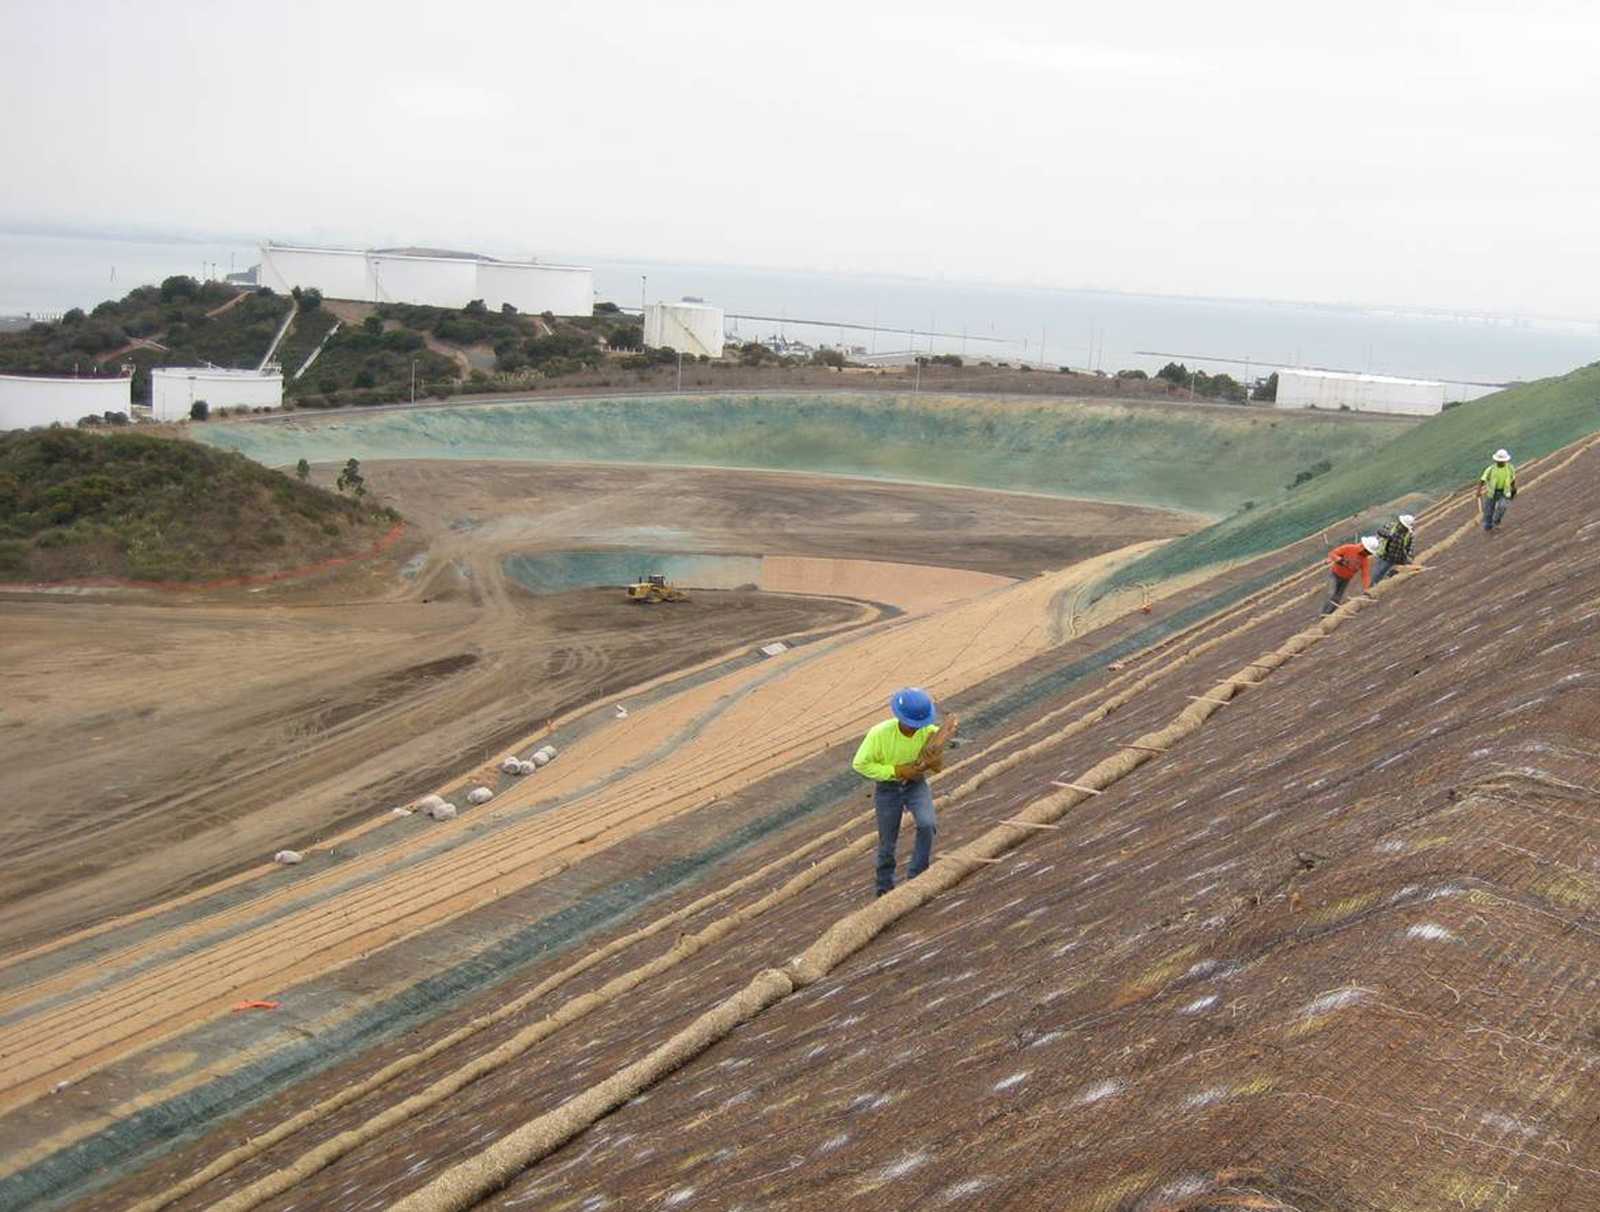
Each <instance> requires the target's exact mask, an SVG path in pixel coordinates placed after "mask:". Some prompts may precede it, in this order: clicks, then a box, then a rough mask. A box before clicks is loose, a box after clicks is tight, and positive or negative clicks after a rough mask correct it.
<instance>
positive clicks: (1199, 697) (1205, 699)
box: [1183, 694, 1233, 707]
mask: <svg viewBox="0 0 1600 1212" xmlns="http://www.w3.org/2000/svg"><path fill="white" fill-rule="evenodd" d="M1183 697H1184V698H1186V699H1193V700H1194V701H1195V702H1197V703H1221V704H1222V705H1223V706H1224V707H1226V706H1227V705H1228V704H1229V703H1231V702H1233V700H1232V699H1214V698H1212V697H1210V696H1209V695H1204V694H1186V695H1184V696H1183Z"/></svg>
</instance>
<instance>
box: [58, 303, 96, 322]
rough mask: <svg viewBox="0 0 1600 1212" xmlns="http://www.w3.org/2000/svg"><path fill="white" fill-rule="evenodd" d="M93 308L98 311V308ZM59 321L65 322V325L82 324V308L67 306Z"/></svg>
mask: <svg viewBox="0 0 1600 1212" xmlns="http://www.w3.org/2000/svg"><path fill="white" fill-rule="evenodd" d="M95 310H96V311H98V310H99V308H96V309H95ZM61 323H62V324H65V325H68V326H70V325H73V324H82V323H83V308H81V307H73V308H69V309H68V310H67V311H65V312H63V313H62V315H61Z"/></svg>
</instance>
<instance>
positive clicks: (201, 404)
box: [189, 400, 211, 421]
mask: <svg viewBox="0 0 1600 1212" xmlns="http://www.w3.org/2000/svg"><path fill="white" fill-rule="evenodd" d="M189 419H190V420H191V421H209V420H210V419H211V405H209V404H207V403H206V402H205V401H204V400H196V401H195V402H194V403H193V404H191V405H189Z"/></svg>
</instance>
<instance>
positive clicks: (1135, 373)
mask: <svg viewBox="0 0 1600 1212" xmlns="http://www.w3.org/2000/svg"><path fill="white" fill-rule="evenodd" d="M1149 377H1150V376H1149V375H1147V374H1145V373H1144V371H1142V370H1119V371H1117V378H1119V379H1148V378H1149Z"/></svg>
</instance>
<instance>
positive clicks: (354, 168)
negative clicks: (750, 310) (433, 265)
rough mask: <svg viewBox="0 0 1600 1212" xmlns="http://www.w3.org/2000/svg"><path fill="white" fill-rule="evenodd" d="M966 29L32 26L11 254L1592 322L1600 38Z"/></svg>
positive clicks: (1519, 31) (525, 19) (284, 14)
mask: <svg viewBox="0 0 1600 1212" xmlns="http://www.w3.org/2000/svg"><path fill="white" fill-rule="evenodd" d="M970 11H971V10H970V9H967V8H958V7H955V6H949V5H939V4H933V5H926V4H924V5H908V4H901V3H888V4H880V5H875V6H872V7H871V8H870V9H866V8H865V7H864V6H847V5H840V4H834V3H822V4H818V5H813V6H808V7H807V8H806V9H805V10H804V12H803V13H787V12H783V11H781V10H775V11H772V12H751V11H749V10H748V9H746V8H740V7H734V6H728V5H718V4H706V3H701V4H684V5H675V6H656V5H647V4H639V3H631V2H627V0H621V2H619V3H615V4H612V5H608V6H604V7H603V8H597V7H595V6H589V5H579V4H574V3H567V2H554V3H547V4H541V5H539V6H537V7H525V6H513V5H506V4H489V3H486V4H483V5H479V6H475V7H474V8H473V9H471V10H446V11H441V10H440V9H438V8H437V7H430V6H426V5H417V4H407V3H401V4H386V5H374V4H362V3H350V4H343V5H339V6H327V7H319V6H311V5H304V4H295V3H288V4H285V5H282V6H280V7H279V8H277V9H275V10H274V13H275V19H274V21H273V22H272V23H271V27H270V29H266V28H263V26H262V23H261V17H260V13H259V10H258V9H257V8H255V7H247V6H245V5H243V4H240V3H236V2H234V0H223V2H219V3H209V4H205V5H197V4H180V3H173V2H171V0H166V2H160V0H158V2H156V3H151V4H146V5H141V6H137V7H133V6H125V5H118V4H113V3H110V2H109V0H66V2H65V3H63V4H61V5H58V6H56V7H53V8H51V9H48V10H41V9H35V8H32V7H28V8H21V7H13V8H11V9H10V10H8V11H7V12H6V13H5V14H4V15H3V16H0V22H3V23H4V24H3V26H0V28H4V30H5V31H6V33H7V35H8V36H7V37H6V38H5V39H4V40H3V45H0V65H3V67H4V72H3V73H0V75H3V80H0V97H4V98H5V99H6V100H7V101H8V102H9V108H10V110H11V112H12V113H13V114H25V115H28V120H27V121H14V122H12V123H10V124H8V125H7V126H6V127H4V128H3V129H0V153H3V154H4V155H5V157H6V159H7V162H8V163H9V164H11V165H13V166H15V168H16V169H18V170H19V171H15V172H14V173H13V174H12V177H13V187H12V189H11V190H10V191H8V194H7V196H6V198H5V199H4V200H0V226H4V227H8V228H10V229H11V230H13V231H15V230H18V229H19V228H22V229H33V230H40V229H53V230H54V231H57V232H60V233H63V234H68V233H71V234H86V233H88V232H90V231H105V232H108V233H121V234H126V235H128V236H130V237H131V238H140V239H160V238H161V235H160V233H164V232H165V233H188V232H193V233H198V234H202V238H205V239H213V240H215V239H218V238H222V239H227V240H230V241H231V240H234V239H239V238H241V235H242V238H243V239H244V240H246V241H252V242H253V241H254V240H255V239H257V238H277V239H304V240H307V241H312V242H323V243H345V244H356V245H364V246H374V245H404V244H427V245H448V246H459V247H466V248H472V249H478V250H483V251H489V252H493V253H498V254H500V255H505V256H516V257H525V256H533V255H536V256H540V257H542V258H544V259H552V260H553V259H569V258H570V259H581V258H591V259H602V258H603V259H612V260H627V261H658V262H661V263H664V264H705V265H716V266H721V267H730V268H732V267H751V268H772V269H782V270H786V271H805V270H810V271H815V272H818V273H826V274H848V275H859V276H881V277H899V278H907V279H913V280H930V281H951V282H971V283H975V284H978V283H981V284H994V285H1005V286H1014V287H1032V288H1041V289H1051V290H1062V291H1100V292H1115V293H1125V294H1134V295H1154V296H1161V297H1181V298H1221V299H1236V300H1261V301H1282V302H1296V303H1308V304H1324V305H1332V306H1354V307H1396V308H1409V309H1422V310H1441V311H1450V312H1465V313H1474V312H1488V313H1493V314H1497V315H1510V316H1516V315H1530V316H1547V317H1552V318H1556V317H1564V318H1573V319H1585V318H1591V317H1594V316H1595V315H1596V313H1597V311H1600V309H1597V308H1596V306H1595V304H1594V295H1593V288H1592V283H1593V281H1594V278H1595V275H1596V271H1597V270H1600V233H1596V232H1595V230H1594V228H1593V225H1592V222H1591V219H1590V214H1591V211H1592V201H1591V199H1592V198H1593V197H1594V196H1595V195H1596V193H1597V192H1600V160H1597V158H1596V157H1595V156H1594V155H1593V154H1592V151H1593V147H1594V143H1595V136H1596V134H1597V133H1600V117H1597V115H1600V78H1597V76H1596V74H1595V73H1594V72H1592V71H1591V70H1590V69H1589V64H1588V48H1589V47H1592V46H1593V45H1594V44H1595V41H1596V38H1595V35H1597V34H1600V13H1596V12H1595V11H1593V10H1591V9H1589V8H1587V7H1585V6H1583V5H1580V4H1572V3H1564V2H1557V0H1538V2H1535V3H1532V4H1527V5H1523V6H1520V7H1518V8H1517V9H1516V10H1515V11H1501V10H1500V9H1498V8H1496V7H1494V6H1491V5H1487V4H1483V3H1478V2H1470V3H1449V4H1439V3H1409V4H1407V3H1400V4H1392V3H1390V4H1378V3H1372V2H1370V0H1362V2H1359V3H1355V4H1352V5H1348V6H1345V7H1344V8H1343V9H1341V10H1340V11H1339V12H1338V14H1337V15H1336V16H1329V15H1327V14H1322V13H1314V12H1308V11H1299V10H1293V9H1289V10H1286V9H1284V8H1283V7H1282V6H1280V5H1268V4H1265V3H1256V2H1253V0H1252V2H1250V3H1235V4H1232V5H1229V6H1227V7H1226V8H1225V9H1223V10H1217V9H1215V8H1212V9H1206V10H1203V11H1202V10H1198V9H1194V8H1193V7H1192V6H1186V5H1179V4H1176V3H1165V2H1164V3H1145V4H1135V5H1130V6H1124V7H1122V8H1119V9H1117V10H1115V11H1109V10H1108V11H1105V12H1096V13H1092V14H1080V13H1075V12H1071V11H1067V10H1064V9H1062V8H1061V7H1060V6H1049V5H1043V4H1031V3H1009V4H1001V5H996V6H989V7H988V8H986V9H985V10H983V14H982V19H981V20H980V19H974V18H973V17H971V16H970V15H969V14H970ZM86 29H93V30H94V32H95V33H94V41H93V42H92V43H86V42H85V40H84V38H83V32H84V30H86ZM221 233H238V234H228V235H222V234H221ZM247 233H254V234H247Z"/></svg>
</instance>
